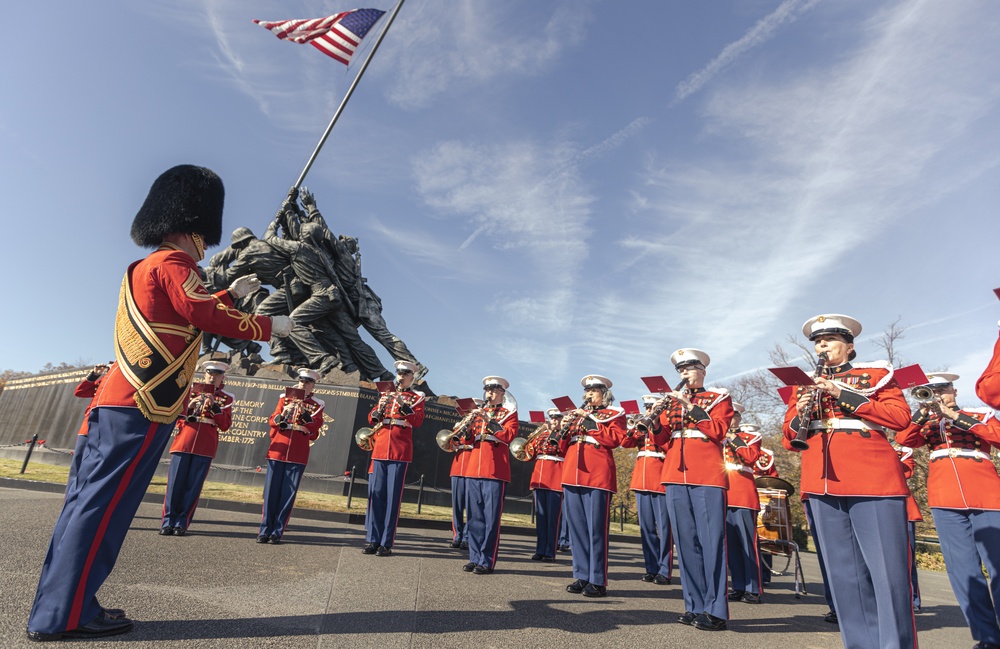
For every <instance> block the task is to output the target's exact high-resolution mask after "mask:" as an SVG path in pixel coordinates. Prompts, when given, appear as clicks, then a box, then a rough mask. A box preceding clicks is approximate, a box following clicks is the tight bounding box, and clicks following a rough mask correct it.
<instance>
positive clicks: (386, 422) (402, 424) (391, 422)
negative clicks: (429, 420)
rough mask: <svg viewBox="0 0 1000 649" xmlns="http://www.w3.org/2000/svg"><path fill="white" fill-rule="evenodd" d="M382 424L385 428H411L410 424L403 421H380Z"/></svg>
mask: <svg viewBox="0 0 1000 649" xmlns="http://www.w3.org/2000/svg"><path fill="white" fill-rule="evenodd" d="M382 423H383V424H385V425H386V426H402V427H404V428H409V427H411V424H410V422H408V421H406V420H405V419H384V420H382Z"/></svg>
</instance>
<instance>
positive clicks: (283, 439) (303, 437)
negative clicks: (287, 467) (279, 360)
mask: <svg viewBox="0 0 1000 649" xmlns="http://www.w3.org/2000/svg"><path fill="white" fill-rule="evenodd" d="M325 407H326V404H325V403H323V401H321V400H320V399H316V398H314V397H313V396H311V395H310V396H308V397H306V398H305V400H303V402H302V407H301V408H300V414H299V416H298V417H296V418H295V419H294V420H292V421H287V422H284V423H286V424H287V425H288V427H287V428H284V429H283V428H281V421H280V420H281V418H280V415H281V412H282V411H283V410H284V409H285V397H284V396H282V397H281V398H280V399H278V407H277V408H275V409H274V414H272V415H271V418H270V419H269V420H268V422H269V423H270V424H271V445H270V446H269V447H268V449H267V459H269V460H279V461H281V462H291V463H292V464H307V463H308V462H309V442H311V441H313V440H314V439H316V438H317V437H319V429H320V428H322V427H323V409H324V408H325ZM302 412H308V413H309V415H308V417H304V416H302V414H301V413H302ZM307 419H308V420H309V421H307Z"/></svg>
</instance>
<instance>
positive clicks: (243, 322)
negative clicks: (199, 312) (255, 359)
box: [210, 295, 264, 340]
mask: <svg viewBox="0 0 1000 649" xmlns="http://www.w3.org/2000/svg"><path fill="white" fill-rule="evenodd" d="M210 297H212V298H215V308H216V309H218V310H219V311H222V312H223V313H224V314H226V315H227V316H229V317H230V318H232V319H234V320H239V321H240V324H239V327H238V330H239V331H240V333H243V332H247V331H249V332H250V339H251V340H261V339H262V338H263V336H264V328H263V327H261V326H260V325H259V324H258V323H257V316H255V315H251V314H249V313H243V312H242V311H240V310H239V309H234V308H232V307H230V306H228V305H227V304H226V303H225V302H223V301H222V300H220V299H219V298H217V297H216V296H214V295H212V296H210Z"/></svg>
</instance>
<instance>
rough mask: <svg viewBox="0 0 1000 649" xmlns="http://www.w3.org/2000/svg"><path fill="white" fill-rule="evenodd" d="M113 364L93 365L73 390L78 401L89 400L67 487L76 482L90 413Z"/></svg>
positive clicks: (77, 437) (77, 436)
mask: <svg viewBox="0 0 1000 649" xmlns="http://www.w3.org/2000/svg"><path fill="white" fill-rule="evenodd" d="M113 363H114V361H111V363H108V364H107V365H95V366H94V369H92V370H90V372H89V373H88V374H87V376H85V377H84V378H83V380H82V381H80V384H79V385H78V386H76V389H75V390H73V396H75V397H79V398H80V399H90V403H88V404H87V409H86V410H84V411H83V421H82V422H81V423H80V430H79V431H78V432H77V434H76V445H75V446H74V448H73V460H72V461H71V462H70V464H69V478H68V479H67V480H66V484H67V485H69V484H70V483H71V482H73V481H74V480H76V472H77V470H78V469H79V468H80V461H81V458H82V454H83V449H85V448H86V447H87V432H88V431H89V429H90V411H91V410H93V409H94V405H95V404H96V403H97V400H98V395H99V394H100V392H101V386H102V385H103V383H104V377H105V376H106V375H107V373H108V370H109V369H110V368H111V365H112V364H113Z"/></svg>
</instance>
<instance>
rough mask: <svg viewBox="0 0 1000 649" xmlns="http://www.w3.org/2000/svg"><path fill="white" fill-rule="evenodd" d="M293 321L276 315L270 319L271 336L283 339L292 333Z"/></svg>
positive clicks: (284, 316)
mask: <svg viewBox="0 0 1000 649" xmlns="http://www.w3.org/2000/svg"><path fill="white" fill-rule="evenodd" d="M294 326H295V321H294V320H292V319H291V318H289V317H288V316H287V315H276V316H272V317H271V334H272V335H274V336H277V337H278V338H285V337H286V336H288V334H290V333H292V328H293V327H294Z"/></svg>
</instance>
